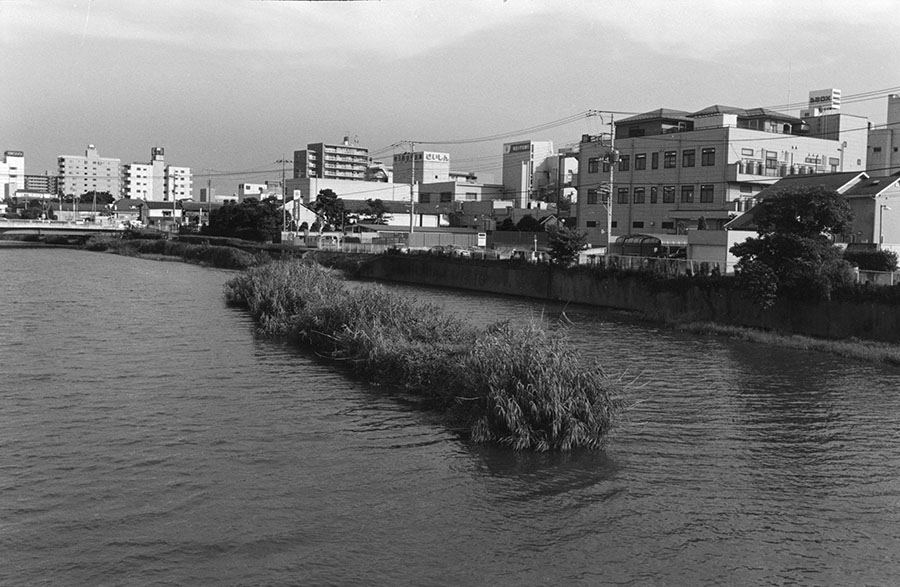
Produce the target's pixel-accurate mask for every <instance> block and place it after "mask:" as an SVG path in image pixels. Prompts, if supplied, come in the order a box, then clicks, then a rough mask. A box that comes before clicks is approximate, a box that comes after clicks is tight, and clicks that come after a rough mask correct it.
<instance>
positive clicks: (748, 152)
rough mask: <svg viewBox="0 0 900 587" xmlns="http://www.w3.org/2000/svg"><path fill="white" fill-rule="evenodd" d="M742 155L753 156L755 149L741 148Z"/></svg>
mask: <svg viewBox="0 0 900 587" xmlns="http://www.w3.org/2000/svg"><path fill="white" fill-rule="evenodd" d="M741 156H742V157H753V149H741Z"/></svg>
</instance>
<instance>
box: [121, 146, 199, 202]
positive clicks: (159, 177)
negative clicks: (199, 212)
mask: <svg viewBox="0 0 900 587" xmlns="http://www.w3.org/2000/svg"><path fill="white" fill-rule="evenodd" d="M122 178H123V184H124V187H123V195H124V197H126V198H131V199H140V200H146V201H148V202H171V201H173V200H185V199H190V198H191V168H190V167H175V166H172V165H166V162H165V149H163V148H162V147H153V148H152V149H150V162H149V163H130V164H128V165H125V166H123V168H122Z"/></svg>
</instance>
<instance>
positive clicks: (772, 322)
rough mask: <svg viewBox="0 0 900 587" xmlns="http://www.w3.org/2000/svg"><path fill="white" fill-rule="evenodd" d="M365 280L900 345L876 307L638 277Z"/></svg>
mask: <svg viewBox="0 0 900 587" xmlns="http://www.w3.org/2000/svg"><path fill="white" fill-rule="evenodd" d="M360 277H364V278H371V279H383V280H387V281H399V282H404V283H415V284H422V285H433V286H439V287H450V288H459V289H466V290H473V291H483V292H487V293H496V294H507V295H514V296H524V297H531V298H536V299H543V300H552V301H561V302H570V303H577V304H587V305H592V306H603V307H609V308H618V309H623V310H630V311H634V312H637V313H639V314H641V315H643V316H645V317H647V318H649V319H653V320H661V321H666V322H688V321H699V322H715V323H718V324H726V325H733V326H745V327H751V328H763V329H767V330H775V331H779V332H784V333H793V334H805V335H810V336H817V337H822V338H851V337H856V338H861V339H868V340H880V341H888V342H900V307H898V306H894V305H890V304H884V303H877V302H840V301H832V302H823V303H819V304H807V303H802V302H791V301H780V302H779V303H777V304H776V305H775V306H774V307H773V308H769V309H767V310H763V309H761V308H759V307H758V306H756V305H755V304H753V303H752V302H751V301H750V300H749V299H747V298H746V297H744V296H743V295H742V294H741V293H740V292H739V291H726V290H721V289H711V288H710V289H707V288H703V287H700V286H699V285H698V286H690V285H688V286H687V287H683V288H677V289H676V288H661V287H654V286H653V283H652V282H648V281H644V280H641V279H638V278H636V277H633V276H622V277H606V278H603V277H600V276H599V275H598V274H596V273H591V272H587V271H585V272H577V271H563V270H560V269H557V268H554V267H552V266H549V265H542V264H541V265H529V266H513V265H507V264H505V263H497V262H478V261H472V260H467V259H462V260H455V259H444V258H432V257H427V256H415V255H413V256H406V255H396V256H390V255H385V256H379V257H375V258H373V259H372V260H371V261H368V262H366V263H365V264H364V265H363V266H362V268H361V270H360Z"/></svg>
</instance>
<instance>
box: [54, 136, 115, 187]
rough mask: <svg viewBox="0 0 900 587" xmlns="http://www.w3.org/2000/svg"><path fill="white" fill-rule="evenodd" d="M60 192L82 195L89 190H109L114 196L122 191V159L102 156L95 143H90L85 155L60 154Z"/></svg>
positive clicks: (58, 160)
mask: <svg viewBox="0 0 900 587" xmlns="http://www.w3.org/2000/svg"><path fill="white" fill-rule="evenodd" d="M57 162H58V165H59V185H60V193H61V194H62V195H66V196H81V195H82V194H86V193H88V192H107V193H109V194H111V195H112V196H113V197H114V198H118V197H119V196H121V193H122V181H121V173H120V160H119V159H114V158H111V157H101V156H100V153H99V151H97V148H96V147H95V146H94V145H88V146H87V149H85V151H84V156H83V157H82V156H79V155H60V156H59V157H58V158H57Z"/></svg>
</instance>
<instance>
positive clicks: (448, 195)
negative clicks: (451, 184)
mask: <svg viewBox="0 0 900 587" xmlns="http://www.w3.org/2000/svg"><path fill="white" fill-rule="evenodd" d="M452 201H453V192H441V203H443V204H446V203H447V202H452Z"/></svg>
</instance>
